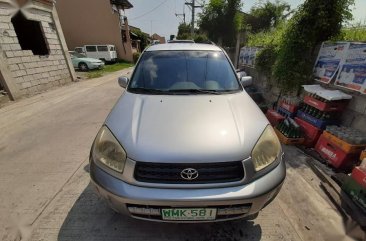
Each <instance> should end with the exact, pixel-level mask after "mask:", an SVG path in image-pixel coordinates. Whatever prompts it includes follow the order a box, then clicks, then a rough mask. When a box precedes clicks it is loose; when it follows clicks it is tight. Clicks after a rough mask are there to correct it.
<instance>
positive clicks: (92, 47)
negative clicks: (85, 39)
mask: <svg viewBox="0 0 366 241" xmlns="http://www.w3.org/2000/svg"><path fill="white" fill-rule="evenodd" d="M85 49H86V52H97V47H96V46H85Z"/></svg>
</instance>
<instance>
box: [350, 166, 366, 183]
mask: <svg viewBox="0 0 366 241" xmlns="http://www.w3.org/2000/svg"><path fill="white" fill-rule="evenodd" d="M351 177H352V178H353V180H355V181H356V182H357V183H358V184H360V185H361V186H363V187H364V188H366V171H364V170H362V169H361V167H355V168H353V170H352V174H351Z"/></svg>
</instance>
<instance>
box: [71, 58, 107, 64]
mask: <svg viewBox="0 0 366 241" xmlns="http://www.w3.org/2000/svg"><path fill="white" fill-rule="evenodd" d="M77 60H79V61H86V62H93V63H101V62H102V61H101V60H99V59H93V58H77Z"/></svg>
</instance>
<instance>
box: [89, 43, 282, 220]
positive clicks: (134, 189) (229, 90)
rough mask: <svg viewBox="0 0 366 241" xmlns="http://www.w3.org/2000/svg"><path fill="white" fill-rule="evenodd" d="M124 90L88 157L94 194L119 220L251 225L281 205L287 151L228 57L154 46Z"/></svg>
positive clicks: (198, 48) (212, 49)
mask: <svg viewBox="0 0 366 241" xmlns="http://www.w3.org/2000/svg"><path fill="white" fill-rule="evenodd" d="M244 80H245V79H244ZM118 82H119V85H120V86H121V87H123V88H126V91H124V92H123V94H122V96H121V97H120V99H119V100H118V102H117V103H116V105H115V106H114V107H113V109H112V111H111V112H110V114H109V115H108V117H107V119H106V121H105V123H104V124H103V126H102V127H101V129H100V130H99V132H98V134H97V136H96V138H95V140H94V143H93V146H92V149H91V155H90V176H91V180H92V183H93V186H94V187H95V188H96V190H97V192H98V193H99V195H100V196H101V197H102V198H104V199H105V200H106V201H107V203H108V204H109V205H110V206H111V207H112V208H113V209H114V210H116V211H118V212H121V213H123V214H126V215H129V216H131V217H134V218H137V219H144V220H151V221H160V222H214V221H224V220H231V219H238V218H247V219H253V218H255V217H256V216H257V215H258V212H259V211H260V210H261V209H262V208H264V207H265V206H266V205H268V204H269V203H270V202H271V201H272V200H273V199H274V198H275V197H276V195H277V194H278V192H279V191H280V189H281V186H282V184H283V181H284V179H285V175H286V168H285V163H284V159H283V152H282V149H281V144H280V142H279V140H278V138H277V136H276V134H275V132H274V129H273V128H272V126H271V125H270V124H269V122H268V120H267V119H266V117H265V116H264V114H263V113H262V112H261V110H260V109H259V108H258V107H257V105H256V104H255V103H254V102H253V100H252V99H251V98H250V96H249V95H248V94H247V93H246V92H245V91H244V89H243V86H242V85H241V82H240V80H239V78H238V77H237V75H236V72H235V69H234V67H233V65H232V63H231V62H230V60H229V58H228V56H227V55H226V53H225V52H224V51H223V50H222V49H221V48H219V47H217V46H214V45H209V44H181V43H169V44H159V45H154V46H150V47H149V48H147V49H146V50H145V51H144V53H143V54H142V56H141V57H140V59H139V61H138V63H137V65H136V68H135V69H134V71H133V74H132V78H131V80H129V79H128V78H127V77H120V78H119V79H118Z"/></svg>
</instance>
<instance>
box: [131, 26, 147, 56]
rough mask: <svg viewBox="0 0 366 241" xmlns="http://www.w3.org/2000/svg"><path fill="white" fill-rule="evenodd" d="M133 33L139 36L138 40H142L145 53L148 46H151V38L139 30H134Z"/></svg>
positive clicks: (142, 48)
mask: <svg viewBox="0 0 366 241" xmlns="http://www.w3.org/2000/svg"><path fill="white" fill-rule="evenodd" d="M131 32H133V33H134V34H136V35H137V36H138V38H139V39H140V40H141V51H143V50H144V49H145V48H146V46H148V45H149V40H148V37H149V36H148V35H147V34H146V33H144V32H142V31H141V30H139V29H133V30H131Z"/></svg>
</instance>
